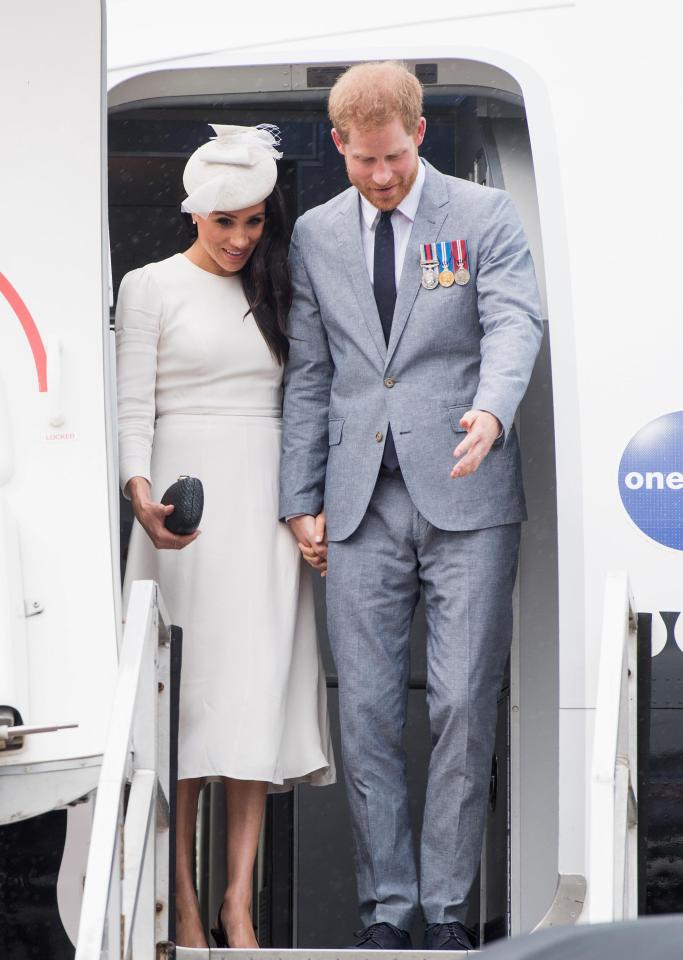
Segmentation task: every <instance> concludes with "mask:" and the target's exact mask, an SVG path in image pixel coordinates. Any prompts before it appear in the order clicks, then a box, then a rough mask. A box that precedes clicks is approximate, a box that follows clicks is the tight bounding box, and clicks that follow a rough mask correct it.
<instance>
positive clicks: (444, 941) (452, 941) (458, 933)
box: [424, 920, 478, 951]
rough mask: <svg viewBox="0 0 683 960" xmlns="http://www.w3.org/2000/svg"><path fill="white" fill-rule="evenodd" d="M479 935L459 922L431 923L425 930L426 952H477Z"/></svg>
mask: <svg viewBox="0 0 683 960" xmlns="http://www.w3.org/2000/svg"><path fill="white" fill-rule="evenodd" d="M477 946H478V938H477V934H476V932H475V931H474V930H472V928H471V927H466V926H465V924H464V923H459V922H458V921H457V920H453V921H451V923H430V924H429V926H428V927H427V929H426V930H425V939H424V948H425V950H460V951H463V950H476V949H477Z"/></svg>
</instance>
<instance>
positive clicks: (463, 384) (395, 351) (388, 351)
mask: <svg viewBox="0 0 683 960" xmlns="http://www.w3.org/2000/svg"><path fill="white" fill-rule="evenodd" d="M426 167H427V171H426V178H425V183H424V187H423V191H422V196H421V198H420V204H419V207H418V211H417V216H416V218H415V222H414V224H413V229H412V232H411V235H410V240H409V242H408V248H407V250H406V256H405V262H404V265H403V271H402V274H401V282H400V285H399V288H398V292H397V298H396V308H395V311H394V320H393V325H392V328H391V336H390V339H389V344H388V346H387V345H385V342H384V335H383V333H382V326H381V323H380V319H379V314H378V312H377V307H376V305H375V298H374V294H373V290H372V285H371V283H370V278H369V276H368V271H367V266H366V263H365V259H364V255H363V249H362V245H361V226H360V202H359V195H358V192H357V191H356V189H355V187H351V188H350V189H349V190H346V191H345V192H344V193H342V194H340V195H339V196H337V197H335V198H334V199H332V200H330V201H329V202H328V203H325V204H323V205H321V206H319V207H315V208H314V209H312V210H309V211H308V212H307V213H305V214H304V215H303V216H302V217H300V218H299V220H298V221H297V223H296V225H295V228H294V234H293V236H292V245H291V251H290V262H291V271H292V280H293V286H294V300H293V304H292V309H291V313H290V316H289V335H290V354H289V360H288V363H287V366H286V370H285V395H284V429H283V448H282V463H281V471H280V515H281V517H283V518H284V517H287V516H291V515H293V514H300V513H306V514H317V513H319V512H320V510H321V509H322V508H323V505H324V508H325V513H326V518H327V531H328V537H329V539H330V540H345V539H346V538H347V537H349V536H350V535H351V534H352V533H353V532H354V530H355V529H356V527H357V526H358V524H359V523H360V521H361V520H362V518H363V515H364V514H365V511H366V509H367V506H368V503H369V500H370V497H371V495H372V491H373V488H374V486H375V482H376V480H377V474H378V470H379V466H380V462H381V459H382V450H383V447H384V438H385V436H386V432H387V425H388V424H389V423H391V429H392V432H393V435H394V441H395V444H396V451H397V455H398V459H399V463H400V466H401V470H402V472H403V477H404V480H405V483H406V486H407V488H408V492H409V493H410V496H411V498H412V500H413V503H414V504H415V506H416V507H417V509H418V510H419V511H420V513H421V514H422V515H423V516H424V517H425V518H426V519H427V520H428V521H430V522H431V523H432V524H433V525H434V526H436V527H439V528H441V529H444V530H476V529H480V528H483V527H489V526H495V525H497V524H502V523H514V522H516V521H519V520H523V519H526V509H525V503H524V492H523V489H522V478H521V469H520V456H519V446H518V443H517V437H516V433H515V430H514V426H513V419H514V416H515V411H516V410H517V407H518V405H519V402H520V400H521V399H522V397H523V395H524V391H525V390H526V387H527V384H528V382H529V377H530V375H531V370H532V367H533V364H534V360H535V357H536V354H537V352H538V348H539V345H540V340H541V335H542V322H541V319H540V315H539V314H540V310H539V302H538V291H537V287H536V279H535V275H534V268H533V263H532V260H531V256H530V254H529V248H528V245H527V242H526V238H525V236H524V232H523V230H522V227H521V224H520V222H519V218H518V216H517V213H516V211H515V209H514V207H513V204H512V201H511V200H510V197H509V196H508V194H506V193H505V192H504V191H501V190H494V189H491V188H489V187H481V186H478V185H476V184H472V183H469V182H468V181H465V180H459V179H457V178H455V177H448V176H444V175H443V174H441V173H439V172H438V171H437V170H435V169H434V167H432V166H430V165H429V164H426ZM463 239H464V240H466V241H467V249H468V254H469V269H470V272H471V280H470V282H469V283H468V284H467V285H466V286H457V285H454V286H452V287H447V288H446V287H441V286H439V287H437V288H436V289H435V290H425V289H424V288H423V287H422V286H421V283H420V281H421V276H422V272H421V268H420V243H429V242H432V241H436V240H463ZM471 407H475V408H477V409H481V410H488V411H489V412H491V413H493V414H495V416H497V417H498V419H499V420H500V422H501V423H502V424H503V428H504V435H503V437H502V438H501V439H500V440H498V441H496V443H495V444H494V446H493V447H492V449H491V451H490V453H489V455H488V456H487V457H486V459H485V460H484V461H483V463H482V464H481V466H480V467H479V469H478V470H477V472H476V473H474V474H472V475H471V476H469V477H460V478H457V479H451V477H450V471H451V468H452V467H453V463H454V460H453V449H454V448H455V446H456V444H457V443H458V442H459V441H460V440H462V439H463V436H464V432H463V430H462V428H461V427H460V425H459V422H458V421H459V420H460V418H461V417H462V415H463V414H464V413H465V411H467V410H469V409H470V408H471Z"/></svg>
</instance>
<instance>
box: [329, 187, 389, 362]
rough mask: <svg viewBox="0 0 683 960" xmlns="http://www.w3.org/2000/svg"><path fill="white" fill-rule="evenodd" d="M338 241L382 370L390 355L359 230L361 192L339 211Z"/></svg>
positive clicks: (351, 195)
mask: <svg viewBox="0 0 683 960" xmlns="http://www.w3.org/2000/svg"><path fill="white" fill-rule="evenodd" d="M336 227H337V229H336V233H337V241H338V243H339V247H340V250H341V255H342V260H343V262H344V265H345V267H346V270H347V272H348V274H349V280H350V283H351V287H352V289H353V292H354V294H355V295H356V299H357V300H358V305H359V306H360V311H361V313H362V315H363V319H364V320H365V323H366V324H367V327H368V330H369V332H370V336H371V337H372V340H373V342H374V344H375V347H376V349H377V353H378V356H379V360H380V364H381V367H382V369H383V368H384V362H385V358H386V354H387V347H386V344H385V342H384V332H383V330H382V323H381V321H380V319H379V313H378V312H377V304H376V303H375V294H374V293H373V290H372V284H371V283H370V277H369V276H368V268H367V264H366V262H365V254H364V253H363V242H362V239H361V229H360V204H359V201H358V192H357V191H356V190H351V191H349V195H348V202H346V203H345V204H344V205H343V206H342V207H341V209H340V211H339V213H338V215H337V223H336Z"/></svg>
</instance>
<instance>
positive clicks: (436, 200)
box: [371, 163, 449, 366]
mask: <svg viewBox="0 0 683 960" xmlns="http://www.w3.org/2000/svg"><path fill="white" fill-rule="evenodd" d="M425 166H426V168H427V172H426V176H425V182H424V186H423V187H422V196H421V197H420V204H419V206H418V208H417V215H416V217H415V221H414V222H413V228H412V230H411V231H410V238H409V240H408V246H407V247H406V255H405V259H404V261H403V270H402V271H401V282H400V283H399V287H398V291H397V295H396V307H395V309H394V320H393V323H392V325H391V335H390V337H389V346H388V347H387V350H386V364H387V366H388V364H389V362H390V360H391V358H392V356H393V355H394V351H395V350H396V347H397V346H398V341H399V340H400V338H401V334H402V333H403V331H404V329H405V325H406V323H407V322H408V317H409V316H410V311H411V310H412V308H413V304H414V303H415V298H416V297H417V295H418V293H419V292H420V285H421V280H422V268H421V267H420V244H421V243H431V242H432V241H433V240H437V239H438V237H439V231H440V230H441V227H442V226H443V224H444V221H445V219H446V217H447V216H448V202H449V201H448V190H447V189H446V183H445V180H444V177H443V175H442V174H441V173H439V172H438V170H435V169H434V167H432V166H431V164H429V163H426V164H425ZM371 295H372V291H371ZM373 300H374V297H373ZM375 312H376V311H375ZM377 319H378V321H379V315H378V316H377ZM380 333H381V325H380Z"/></svg>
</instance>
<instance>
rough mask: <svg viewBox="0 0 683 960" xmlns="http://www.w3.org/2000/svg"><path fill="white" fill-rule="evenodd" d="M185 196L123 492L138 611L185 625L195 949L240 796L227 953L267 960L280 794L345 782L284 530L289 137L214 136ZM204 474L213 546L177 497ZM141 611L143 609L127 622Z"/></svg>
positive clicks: (121, 351) (123, 378)
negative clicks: (206, 806)
mask: <svg viewBox="0 0 683 960" xmlns="http://www.w3.org/2000/svg"><path fill="white" fill-rule="evenodd" d="M214 129H215V131H216V133H217V137H216V138H215V139H213V140H211V141H209V143H206V144H204V145H203V146H202V147H200V148H199V149H198V150H197V151H195V153H194V154H193V155H192V156H191V157H190V159H189V161H188V163H187V166H186V168H185V173H184V176H183V182H184V185H185V189H186V191H187V192H188V194H189V195H188V197H187V199H186V200H185V201H184V203H183V210H184V211H185V212H186V213H191V214H192V219H193V221H194V222H195V223H196V226H197V239H196V240H195V242H194V244H193V245H192V246H191V247H190V249H189V250H187V251H185V252H184V253H177V254H176V255H175V256H172V257H170V258H168V259H167V260H162V261H161V262H159V263H150V264H147V266H144V267H141V268H140V269H138V270H133V271H131V272H130V273H128V274H126V276H125V277H124V278H123V281H122V283H121V287H120V290H119V295H118V304H117V311H116V338H117V380H118V401H119V455H120V473H121V485H122V488H123V490H124V494H125V495H126V496H127V497H129V498H130V500H131V503H132V507H133V511H134V513H135V518H136V522H135V523H134V526H133V531H132V535H131V541H130V547H129V552H128V565H127V570H126V577H125V583H124V603H126V602H127V594H128V592H129V589H130V584H131V583H132V581H133V580H138V579H154V580H156V581H157V582H158V583H159V584H160V587H161V592H162V596H163V598H164V600H165V602H166V605H167V607H168V609H169V611H170V615H171V618H172V621H173V622H174V623H176V624H178V625H179V626H181V627H182V628H183V666H182V680H181V691H180V727H179V751H178V780H179V782H178V801H177V859H176V924H177V936H176V939H177V942H178V943H179V944H181V945H184V946H193V947H206V946H207V942H206V939H205V934H204V931H203V929H202V925H201V921H200V916H199V907H198V902H197V896H196V893H195V890H194V884H193V879H192V850H193V844H194V836H195V821H196V816H197V802H198V797H199V792H200V790H201V788H202V786H203V785H204V784H205V783H206V781H207V779H217V778H220V779H221V780H222V781H223V783H224V784H225V789H226V799H227V804H226V806H227V810H228V822H227V836H228V843H227V867H228V885H227V889H226V891H225V897H224V900H223V903H222V906H221V908H220V910H219V913H218V919H217V922H216V930H215V931H214V938H215V939H216V941H217V943H218V945H219V946H221V945H223V942H225V945H227V944H228V943H229V945H230V946H233V947H247V948H248V947H253V946H258V944H257V943H256V939H255V937H254V928H253V925H252V920H251V891H252V871H253V864H254V858H255V854H256V849H257V843H258V836H259V832H260V828H261V822H262V817H263V811H264V804H265V798H266V793H267V791H268V789H269V786H270V789H288V788H289V787H291V785H292V784H294V783H297V782H303V781H308V782H310V783H314V784H326V783H331V782H333V781H334V763H333V758H332V751H331V747H330V736H329V728H328V720H327V705H326V692H325V678H324V673H323V670H322V667H321V663H320V656H319V651H318V644H317V638H316V632H315V621H314V611H313V597H312V587H311V582H310V578H309V574H308V570H307V568H306V567H305V566H302V561H301V556H300V553H299V550H298V548H297V544H296V542H295V540H294V538H293V537H292V535H291V533H290V532H289V530H288V529H287V528H286V527H285V525H284V524H282V523H280V522H279V521H278V504H277V499H278V497H277V486H278V465H279V458H280V437H281V419H280V417H281V392H282V369H283V363H284V360H285V358H286V355H287V348H288V342H287V338H286V336H285V334H284V322H285V317H286V312H287V309H288V306H289V297H290V293H289V277H288V273H287V264H286V235H285V227H284V211H283V205H282V199H281V196H280V194H279V192H278V190H277V187H276V186H275V180H276V176H277V173H276V164H275V157H279V156H280V154H279V153H277V151H276V150H275V146H276V145H277V141H276V139H275V138H274V137H273V135H272V130H271V129H265V130H264V129H257V128H244V127H221V126H215V127H214ZM181 474H187V475H191V476H196V477H199V478H200V479H201V480H202V483H203V485H204V495H205V510H204V516H203V519H202V524H201V534H200V533H199V532H198V533H195V534H192V535H190V536H186V537H181V536H175V535H173V534H172V533H171V532H170V531H169V530H168V529H167V528H166V527H165V526H164V520H165V518H166V516H167V515H168V514H169V513H170V512H172V509H173V508H172V507H165V506H163V505H162V504H161V503H159V500H160V498H161V496H162V494H163V492H164V490H165V489H166V488H167V487H168V486H169V485H170V484H171V483H173V482H174V481H175V480H176V479H177V478H178V476H180V475H181ZM124 609H125V607H124Z"/></svg>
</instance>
